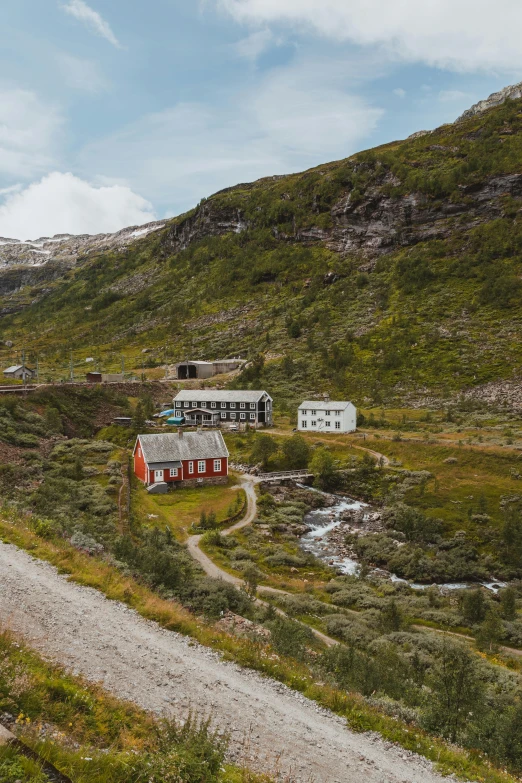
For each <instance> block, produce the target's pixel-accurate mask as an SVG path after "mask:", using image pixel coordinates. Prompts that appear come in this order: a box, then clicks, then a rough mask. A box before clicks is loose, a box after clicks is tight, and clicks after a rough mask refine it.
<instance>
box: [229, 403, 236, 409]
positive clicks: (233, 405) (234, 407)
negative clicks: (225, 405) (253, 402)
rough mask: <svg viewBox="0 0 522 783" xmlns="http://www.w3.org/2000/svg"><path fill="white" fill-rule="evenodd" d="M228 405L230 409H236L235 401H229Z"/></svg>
mask: <svg viewBox="0 0 522 783" xmlns="http://www.w3.org/2000/svg"><path fill="white" fill-rule="evenodd" d="M230 407H231V408H232V410H235V409H236V403H235V402H231V403H230Z"/></svg>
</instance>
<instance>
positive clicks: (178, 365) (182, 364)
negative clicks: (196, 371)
mask: <svg viewBox="0 0 522 783" xmlns="http://www.w3.org/2000/svg"><path fill="white" fill-rule="evenodd" d="M188 364H198V365H200V364H203V365H208V366H209V367H212V365H213V364H214V362H200V361H196V360H194V361H189V362H180V363H179V364H177V365H176V367H186V366H187V365H188Z"/></svg>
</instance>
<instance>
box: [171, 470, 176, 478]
mask: <svg viewBox="0 0 522 783" xmlns="http://www.w3.org/2000/svg"><path fill="white" fill-rule="evenodd" d="M170 477H171V478H177V477H178V469H177V468H171V469H170Z"/></svg>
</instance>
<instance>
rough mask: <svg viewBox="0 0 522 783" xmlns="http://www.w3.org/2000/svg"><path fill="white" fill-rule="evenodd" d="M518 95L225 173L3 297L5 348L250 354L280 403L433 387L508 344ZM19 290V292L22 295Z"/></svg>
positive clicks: (452, 382)
mask: <svg viewBox="0 0 522 783" xmlns="http://www.w3.org/2000/svg"><path fill="white" fill-rule="evenodd" d="M521 167H522V101H514V102H507V103H506V104H504V105H502V106H500V107H498V108H495V109H492V110H491V111H489V112H488V113H487V114H485V115H483V116H480V117H474V118H472V119H469V120H466V121H462V122H459V123H456V124H454V125H448V126H443V127H442V128H439V129H438V130H436V131H434V132H432V133H430V134H428V135H423V136H421V137H419V138H415V139H410V140H406V141H401V142H395V143H392V144H389V145H386V146H383V147H380V148H378V149H375V150H372V151H370V152H364V153H360V154H358V155H355V156H353V157H352V158H350V159H348V160H343V161H339V162H336V163H330V164H327V165H324V166H320V167H318V168H317V169H313V170H311V171H308V172H305V173H303V174H296V175H291V176H287V177H274V178H268V179H264V180H260V181H258V182H256V183H253V184H250V185H239V186H237V187H235V188H231V189H229V190H226V191H222V192H221V193H218V194H216V195H214V196H212V197H211V198H209V199H208V200H204V201H203V202H201V204H200V205H199V206H198V207H197V209H195V210H193V211H192V212H190V213H188V214H186V215H184V216H181V217H179V218H176V219H174V220H172V221H170V222H169V223H167V225H166V227H165V229H163V230H162V231H158V232H156V233H154V234H153V235H151V236H149V237H146V238H145V239H143V240H142V241H141V242H139V243H137V244H135V245H134V246H132V247H131V248H129V249H128V250H126V251H122V252H108V253H102V254H100V255H97V256H90V257H87V258H85V259H82V260H81V261H80V263H79V264H78V266H77V267H76V268H75V269H74V270H69V271H68V272H66V273H65V274H64V275H63V276H61V277H60V278H59V279H58V280H55V281H54V282H53V281H50V282H48V283H47V284H46V286H45V287H43V286H42V285H39V286H38V285H36V286H33V287H30V286H25V287H22V288H21V290H20V291H18V292H17V293H16V294H11V295H10V296H7V297H3V299H2V302H1V303H0V304H1V309H2V311H3V312H6V311H8V310H9V309H12V308H20V307H22V308H23V309H21V310H20V311H19V312H17V313H14V314H12V315H8V316H5V317H4V318H3V319H2V320H1V321H0V339H2V340H4V341H5V340H9V341H13V342H14V347H13V348H12V349H8V348H5V347H3V348H2V350H1V351H0V360H2V361H3V362H4V363H5V364H7V363H9V362H10V361H11V360H12V359H13V357H14V354H13V351H14V350H20V349H21V348H22V347H24V346H25V349H26V351H27V356H28V359H29V361H30V362H31V361H34V359H35V358H36V354H37V353H38V355H39V359H40V363H41V370H42V376H41V377H42V378H44V377H46V376H48V377H54V378H59V377H62V376H64V375H65V374H66V366H67V364H68V361H69V350H70V349H73V357H74V360H75V361H76V362H77V363H78V364H79V363H81V362H84V361H85V358H86V357H87V356H93V357H96V358H97V359H99V362H100V364H101V366H102V367H103V368H105V369H115V368H117V367H119V366H120V361H121V356H122V355H123V356H125V357H126V359H127V365H126V366H127V369H140V367H141V365H142V351H143V350H144V349H145V348H147V349H149V353H148V354H147V355H146V364H147V365H148V366H155V365H160V364H162V363H164V362H173V361H175V360H177V359H178V360H179V359H181V358H186V356H187V355H189V356H192V357H194V358H203V357H205V358H215V357H220V356H225V355H232V354H237V353H239V352H241V353H243V354H248V355H250V357H251V358H253V357H255V356H256V355H257V354H262V357H263V358H262V359H261V360H258V361H257V362H256V364H255V365H254V367H253V368H251V369H250V370H249V371H247V374H246V375H245V376H244V377H243V378H242V379H241V382H242V384H243V385H245V384H248V383H256V384H257V383H259V382H262V383H263V384H265V385H267V386H270V387H271V388H272V389H273V390H275V391H276V392H277V394H278V399H279V402H281V401H285V400H286V401H288V402H290V401H292V402H293V401H294V399H295V398H296V396H299V395H301V394H302V393H305V392H318V391H322V390H326V389H328V390H330V391H331V392H333V393H335V394H336V395H342V396H343V397H345V396H349V397H352V398H354V399H355V400H356V401H359V402H361V401H363V400H364V399H365V398H367V399H371V400H373V401H375V402H376V403H379V404H380V403H390V402H392V401H398V400H402V401H404V400H406V399H411V400H418V399H419V398H423V399H426V398H427V397H432V398H435V399H437V400H441V399H442V400H443V399H445V398H449V397H452V396H455V395H457V394H459V393H460V392H461V391H462V390H464V389H468V388H471V387H479V386H481V385H483V384H487V383H490V382H498V381H501V380H507V381H512V380H513V378H514V376H515V377H516V376H517V373H518V372H519V368H520V361H521V350H522V349H521V347H520V346H521V345H522V341H521V340H520V336H521V335H520V330H521V320H520V303H521V302H522V280H521V271H522V270H521V251H522V217H521V215H522V212H521V209H522V171H521ZM26 305H27V306H26ZM84 366H85V365H84Z"/></svg>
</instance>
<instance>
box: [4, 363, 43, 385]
mask: <svg viewBox="0 0 522 783" xmlns="http://www.w3.org/2000/svg"><path fill="white" fill-rule="evenodd" d="M35 376H36V373H35V371H34V370H31V369H30V368H29V367H25V366H24V365H23V364H15V365H13V366H12V367H8V368H7V370H4V377H5V378H14V379H15V380H17V381H29V380H32V379H33V378H34V377H35Z"/></svg>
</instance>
